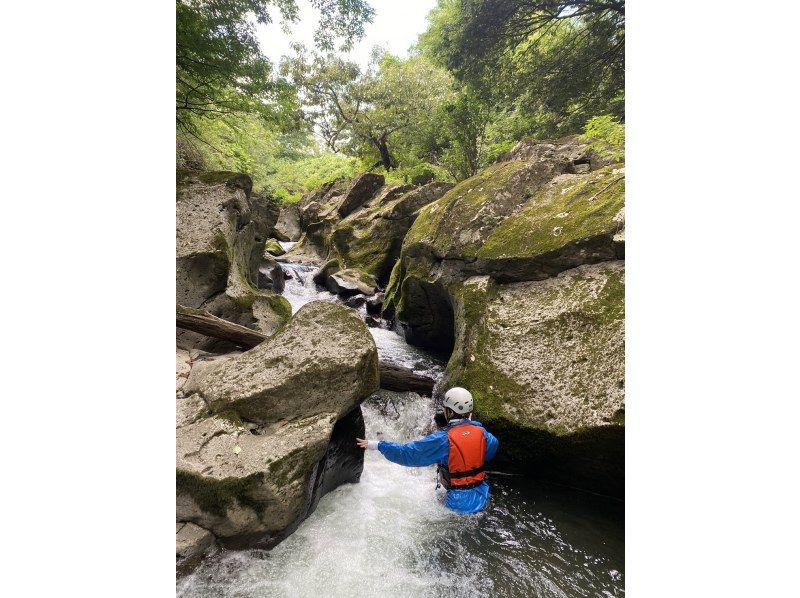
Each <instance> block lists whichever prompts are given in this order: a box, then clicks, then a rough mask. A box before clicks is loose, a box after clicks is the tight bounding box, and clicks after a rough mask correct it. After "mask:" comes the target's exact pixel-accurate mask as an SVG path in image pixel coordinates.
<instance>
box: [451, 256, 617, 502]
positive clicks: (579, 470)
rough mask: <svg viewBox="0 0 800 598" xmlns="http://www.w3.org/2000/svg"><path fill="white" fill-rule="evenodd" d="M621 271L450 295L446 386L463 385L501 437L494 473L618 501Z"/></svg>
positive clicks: (589, 271) (578, 273)
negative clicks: (451, 344)
mask: <svg viewBox="0 0 800 598" xmlns="http://www.w3.org/2000/svg"><path fill="white" fill-rule="evenodd" d="M624 273H625V266H624V262H621V261H608V262H604V263H602V264H593V265H585V266H580V267H578V268H573V269H570V270H567V271H565V272H562V273H561V274H559V275H558V276H556V277H553V278H549V279H547V280H542V281H529V282H519V283H510V284H497V283H496V282H494V281H493V280H492V279H491V278H490V277H488V276H481V277H473V278H469V279H467V280H466V281H465V282H464V283H463V284H462V285H460V286H459V287H458V288H457V289H456V290H455V291H454V293H453V302H454V309H455V322H456V343H455V349H454V351H453V354H452V356H451V358H450V361H449V363H448V365H447V371H446V373H445V380H444V384H443V386H444V387H449V386H464V387H466V388H468V389H469V390H470V391H471V392H472V394H473V395H474V397H475V408H476V415H477V418H478V419H479V420H480V421H482V422H483V423H484V424H485V425H486V426H487V427H488V428H489V429H490V430H491V431H492V432H493V433H494V434H496V435H497V436H498V437H499V438H501V447H502V450H501V451H500V453H498V461H497V463H496V465H497V466H499V467H504V468H510V469H516V470H520V471H523V472H525V473H531V474H534V475H536V476H539V477H545V478H549V479H553V480H556V481H559V482H562V483H566V484H569V485H572V486H578V487H581V488H587V489H590V490H593V491H596V492H602V493H605V494H611V495H614V496H620V497H621V496H623V494H624V422H625V402H624V380H625V349H624V342H625V287H624Z"/></svg>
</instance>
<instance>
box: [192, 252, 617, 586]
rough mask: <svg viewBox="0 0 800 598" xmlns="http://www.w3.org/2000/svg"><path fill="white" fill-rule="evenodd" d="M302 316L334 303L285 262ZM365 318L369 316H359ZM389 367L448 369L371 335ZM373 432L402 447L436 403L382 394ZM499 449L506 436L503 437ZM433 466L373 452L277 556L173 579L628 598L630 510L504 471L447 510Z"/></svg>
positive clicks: (228, 560) (369, 416) (308, 275)
mask: <svg viewBox="0 0 800 598" xmlns="http://www.w3.org/2000/svg"><path fill="white" fill-rule="evenodd" d="M283 266H284V267H285V268H290V269H291V272H292V276H293V278H292V279H289V280H287V281H286V290H285V291H284V296H286V298H287V299H288V300H289V302H290V303H291V304H292V311H293V312H296V311H297V310H298V309H299V308H300V307H301V306H302V305H305V304H306V303H308V302H309V301H313V300H317V299H322V300H326V301H336V300H337V299H336V296H335V295H333V294H331V293H328V292H327V291H321V290H319V289H318V288H317V287H316V285H315V284H314V282H313V280H312V277H313V272H314V268H312V267H309V266H303V265H300V264H283ZM362 311H363V310H362ZM370 331H371V333H372V335H373V338H374V339H375V343H376V345H377V347H378V352H379V354H380V357H381V359H382V360H386V361H390V362H393V363H397V364H399V365H404V366H406V367H410V368H412V369H414V371H416V372H418V373H424V374H427V375H430V376H433V377H435V378H437V379H439V378H440V377H441V375H442V372H443V367H444V364H443V362H442V360H441V359H437V358H436V357H433V356H431V355H429V354H427V353H426V352H424V351H422V350H420V349H416V348H414V347H411V346H409V345H407V344H406V343H405V341H404V340H403V338H402V337H401V336H400V335H398V334H397V333H395V332H394V331H392V330H387V329H384V328H370ZM362 410H363V412H364V421H365V423H366V427H367V431H366V433H367V437H369V438H378V439H387V440H395V441H401V442H402V441H407V440H411V439H413V438H418V437H420V436H422V435H424V434H427V433H429V432H431V431H432V430H433V423H432V419H431V418H432V415H433V402H432V399H430V398H425V397H421V396H419V395H417V394H415V393H394V392H389V391H379V392H377V393H375V394H374V395H372V396H371V397H370V398H369V399H367V400H366V401H365V402H364V404H363V405H362ZM500 441H501V446H500V450H502V438H501V439H500ZM434 479H435V471H434V468H433V467H422V468H404V467H400V466H398V465H394V464H392V463H390V462H388V461H387V460H386V459H384V458H383V457H382V456H381V455H380V454H379V453H378V452H377V451H367V454H366V455H365V459H364V473H363V475H362V477H361V482H360V483H359V484H347V485H344V486H340V487H339V488H337V489H336V490H334V491H333V492H331V493H329V494H327V495H326V496H324V497H322V499H321V500H320V502H319V505H318V507H317V509H316V511H315V512H314V513H312V514H311V516H310V517H309V518H308V519H307V520H306V521H304V522H303V523H302V524H301V525H300V526H299V528H298V529H297V530H296V531H295V532H294V534H292V535H291V536H289V538H287V539H286V540H284V541H283V542H282V543H281V544H279V545H278V546H277V547H275V548H274V549H273V550H271V551H262V550H246V551H221V552H219V553H217V554H216V555H215V556H213V557H211V558H209V559H207V560H206V561H205V562H204V563H203V564H202V565H201V566H200V567H199V568H198V569H197V571H195V572H194V573H193V574H192V575H190V576H188V577H186V578H183V579H182V580H180V581H179V582H178V585H177V595H178V596H179V597H186V598H189V597H192V598H195V597H200V598H203V597H209V598H210V597H231V598H234V597H236V598H244V597H248V598H249V597H261V596H263V597H270V598H272V597H287V598H289V597H291V598H294V597H305V596H325V597H329V596H331V597H332V596H347V597H351V596H375V597H382V596H392V597H406V596H408V597H412V596H413V597H419V596H423V597H424V596H431V597H434V596H436V597H438V596H445V597H448V596H453V597H458V596H467V595H488V594H494V595H497V596H520V597H523V596H525V597H527V596H536V597H542V598H544V597H548V598H549V597H558V598H565V597H570V598H571V597H583V596H585V597H587V598H588V597H596V596H604V597H617V596H624V593H625V591H624V570H625V563H624V525H623V517H624V514H623V505H622V503H619V502H617V501H613V500H610V499H604V498H602V497H596V496H593V495H589V494H584V493H580V492H575V491H571V490H566V489H563V488H558V487H548V486H544V485H542V484H539V483H536V482H533V481H530V480H526V479H524V478H518V477H509V476H498V475H491V476H490V484H491V488H492V490H491V492H492V498H491V499H490V502H489V505H488V507H487V509H486V511H485V512H484V513H482V514H479V515H471V516H459V515H455V514H454V513H452V512H450V511H448V510H447V509H446V508H445V507H444V506H443V505H442V503H441V493H442V491H441V490H439V491H437V490H435V481H434Z"/></svg>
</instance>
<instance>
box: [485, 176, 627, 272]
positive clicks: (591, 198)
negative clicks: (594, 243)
mask: <svg viewBox="0 0 800 598" xmlns="http://www.w3.org/2000/svg"><path fill="white" fill-rule="evenodd" d="M614 170H615V169H614V167H610V166H609V167H606V168H603V169H601V170H598V171H596V172H593V173H590V174H588V175H584V176H582V177H577V176H571V177H563V178H562V179H561V180H557V181H554V182H553V183H552V184H550V185H547V186H545V187H544V188H542V189H541V190H540V191H539V192H538V193H537V194H535V195H534V197H532V198H531V200H530V201H528V202H527V203H526V205H525V207H524V208H523V209H522V210H520V212H519V213H518V214H515V215H513V216H511V217H510V218H508V219H506V220H505V221H504V222H502V223H501V224H500V225H499V226H498V227H497V228H495V229H494V230H493V231H492V232H491V234H489V236H488V237H487V239H486V242H485V243H484V244H483V246H482V247H481V248H480V249H479V250H478V251H477V252H476V254H475V255H476V256H477V257H479V258H484V259H498V258H519V257H531V256H537V255H541V254H545V253H547V252H551V251H556V250H558V249H560V248H562V247H564V246H565V245H567V244H569V243H571V242H574V241H577V240H580V239H589V238H592V237H595V236H598V235H607V236H609V237H610V236H611V235H613V234H614V233H615V232H616V230H617V228H618V224H617V223H616V222H615V221H614V217H615V216H616V214H617V213H618V212H619V211H620V209H621V208H622V206H623V204H624V201H625V177H624V175H623V174H615V173H614Z"/></svg>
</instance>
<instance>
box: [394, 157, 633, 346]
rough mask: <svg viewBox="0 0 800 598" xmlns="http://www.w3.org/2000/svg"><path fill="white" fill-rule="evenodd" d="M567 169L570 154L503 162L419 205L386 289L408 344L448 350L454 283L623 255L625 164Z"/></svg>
mask: <svg viewBox="0 0 800 598" xmlns="http://www.w3.org/2000/svg"><path fill="white" fill-rule="evenodd" d="M569 166H570V162H569V161H567V160H566V159H560V160H555V159H554V160H550V161H540V162H524V161H519V160H515V161H511V162H502V163H499V164H495V165H493V166H490V167H489V168H487V169H486V170H485V171H483V172H482V173H480V174H478V175H476V176H474V177H472V178H470V179H467V180H465V181H463V182H461V183H460V184H458V185H457V186H456V187H454V188H453V189H451V190H450V191H448V192H447V193H446V194H445V195H444V196H443V197H442V198H441V199H439V200H437V201H435V202H433V203H431V204H428V205H427V206H425V207H424V208H422V210H421V211H420V213H419V216H418V217H417V219H416V220H415V222H414V224H413V226H412V227H411V229H410V230H409V231H408V234H407V235H406V237H405V240H404V242H403V247H402V250H401V256H400V259H399V260H398V262H397V263H396V264H395V267H394V269H393V271H392V274H391V276H390V279H389V283H388V287H387V293H386V306H385V308H386V309H388V310H390V312H393V313H394V314H395V315H396V317H397V319H398V320H399V321H400V322H401V324H403V325H404V326H405V329H406V337H407V340H409V342H411V343H413V344H419V345H423V346H428V347H431V348H434V349H441V350H449V349H450V348H451V347H452V343H453V333H452V323H453V319H452V301H451V300H450V293H449V292H448V286H449V285H450V284H452V283H454V282H461V281H463V280H465V279H466V278H468V277H470V276H481V275H489V276H492V277H493V278H494V279H495V280H497V281H499V282H514V281H524V280H543V279H545V278H548V277H551V276H555V275H556V274H558V273H559V272H562V271H564V270H567V269H569V268H574V267H577V266H580V265H582V264H588V263H597V262H602V261H607V260H613V259H617V257H620V255H621V252H622V251H623V247H624V239H620V237H619V235H618V233H619V232H620V231H621V230H622V229H623V228H624V217H623V216H622V215H623V204H624V167H622V166H621V165H612V166H606V167H603V168H600V169H599V170H596V171H591V172H588V173H586V174H568V173H567V172H566V170H568V167H569Z"/></svg>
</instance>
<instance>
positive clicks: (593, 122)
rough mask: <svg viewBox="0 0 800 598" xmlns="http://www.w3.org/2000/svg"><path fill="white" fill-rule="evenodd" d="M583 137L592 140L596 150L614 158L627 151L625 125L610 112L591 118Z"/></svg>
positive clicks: (590, 145) (592, 146)
mask: <svg viewBox="0 0 800 598" xmlns="http://www.w3.org/2000/svg"><path fill="white" fill-rule="evenodd" d="M581 138H582V139H585V140H587V141H590V142H591V143H590V144H589V147H591V148H592V149H593V150H594V151H596V152H598V153H600V154H604V155H607V156H610V157H612V158H614V159H620V158H622V157H623V155H624V153H625V125H623V124H621V123H620V122H619V121H617V120H616V119H615V118H614V117H613V116H610V115H608V114H604V115H603V116H595V117H593V118H590V119H589V121H588V122H587V123H586V127H585V129H584V133H583V135H581Z"/></svg>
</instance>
